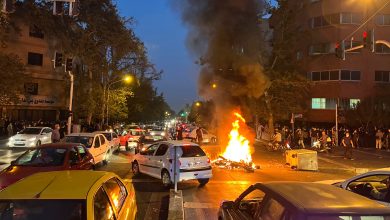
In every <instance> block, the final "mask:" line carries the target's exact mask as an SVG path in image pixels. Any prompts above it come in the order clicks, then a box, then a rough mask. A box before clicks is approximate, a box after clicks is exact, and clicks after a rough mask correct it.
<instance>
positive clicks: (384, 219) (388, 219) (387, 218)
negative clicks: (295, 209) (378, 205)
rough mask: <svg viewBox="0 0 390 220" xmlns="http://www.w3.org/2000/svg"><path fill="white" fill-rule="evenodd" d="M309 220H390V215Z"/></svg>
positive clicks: (313, 218)
mask: <svg viewBox="0 0 390 220" xmlns="http://www.w3.org/2000/svg"><path fill="white" fill-rule="evenodd" d="M307 219H308V220H390V215H380V216H373V215H367V216H365V215H354V216H350V215H321V216H309V217H308V218H307Z"/></svg>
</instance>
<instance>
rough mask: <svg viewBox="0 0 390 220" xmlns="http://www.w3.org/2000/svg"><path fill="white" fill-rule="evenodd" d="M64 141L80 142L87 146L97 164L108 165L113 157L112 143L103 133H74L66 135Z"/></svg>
mask: <svg viewBox="0 0 390 220" xmlns="http://www.w3.org/2000/svg"><path fill="white" fill-rule="evenodd" d="M64 142H67V143H80V144H83V145H84V146H86V147H87V149H88V151H89V152H90V153H91V154H92V156H93V159H94V162H95V165H96V164H98V163H101V162H102V163H103V164H104V165H107V164H108V162H109V160H110V157H111V153H112V152H111V147H110V143H109V142H108V140H107V139H106V137H104V135H103V134H100V133H98V132H96V133H72V134H70V135H66V136H65V138H64Z"/></svg>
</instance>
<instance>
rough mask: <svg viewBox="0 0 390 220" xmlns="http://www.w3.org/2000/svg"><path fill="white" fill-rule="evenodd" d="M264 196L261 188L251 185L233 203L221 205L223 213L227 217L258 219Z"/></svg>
mask: <svg viewBox="0 0 390 220" xmlns="http://www.w3.org/2000/svg"><path fill="white" fill-rule="evenodd" d="M265 198H266V193H265V192H264V191H263V190H261V189H258V188H254V187H253V186H251V187H249V188H248V189H247V190H245V191H244V192H243V193H242V194H241V195H240V197H239V198H238V199H237V200H236V201H235V202H234V203H235V205H229V206H225V207H224V206H222V207H223V209H222V212H223V213H224V214H223V215H224V216H230V217H231V218H229V219H260V218H259V216H260V213H261V210H262V205H263V201H265Z"/></svg>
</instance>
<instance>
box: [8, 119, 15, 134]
mask: <svg viewBox="0 0 390 220" xmlns="http://www.w3.org/2000/svg"><path fill="white" fill-rule="evenodd" d="M7 133H8V137H11V136H12V135H14V126H13V125H12V122H11V121H10V122H9V124H8V126H7Z"/></svg>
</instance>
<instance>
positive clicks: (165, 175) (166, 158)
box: [132, 141, 212, 188]
mask: <svg viewBox="0 0 390 220" xmlns="http://www.w3.org/2000/svg"><path fill="white" fill-rule="evenodd" d="M175 146H176V147H180V148H181V149H182V151H183V155H182V157H180V167H179V169H180V175H179V181H185V180H193V179H195V180H198V182H199V183H200V184H201V185H205V184H207V183H208V182H209V179H210V178H211V177H212V170H211V164H210V159H209V158H208V157H207V156H206V154H205V152H204V151H203V150H202V148H200V147H199V145H197V144H194V143H191V142H186V141H162V142H158V143H155V144H152V145H151V146H149V147H148V148H146V149H144V150H143V151H141V152H140V153H138V154H136V155H135V156H134V160H133V162H132V171H133V173H134V175H138V174H139V173H144V174H146V175H149V176H152V177H155V178H157V179H161V181H162V184H163V185H164V187H166V188H168V187H170V186H171V184H172V182H173V176H174V175H173V169H172V164H173V161H172V159H173V158H170V154H171V152H172V150H173V149H174V147H175Z"/></svg>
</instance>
